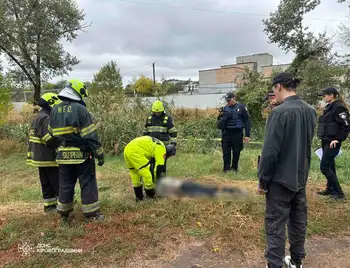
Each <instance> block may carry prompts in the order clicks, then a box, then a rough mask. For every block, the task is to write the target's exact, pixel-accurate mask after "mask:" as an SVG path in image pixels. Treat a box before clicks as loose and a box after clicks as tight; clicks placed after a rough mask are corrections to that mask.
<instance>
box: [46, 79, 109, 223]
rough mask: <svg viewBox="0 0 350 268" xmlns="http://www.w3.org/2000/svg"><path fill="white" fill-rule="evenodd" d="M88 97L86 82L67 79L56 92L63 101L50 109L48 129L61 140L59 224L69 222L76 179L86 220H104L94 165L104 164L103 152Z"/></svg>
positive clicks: (58, 155) (59, 153) (59, 155)
mask: <svg viewBox="0 0 350 268" xmlns="http://www.w3.org/2000/svg"><path fill="white" fill-rule="evenodd" d="M87 96H88V91H87V89H86V87H85V84H84V83H83V82H81V81H79V80H70V81H68V84H67V85H66V87H65V88H64V89H63V90H62V91H61V92H60V93H59V94H58V97H59V98H60V99H61V100H62V103H60V104H59V105H56V106H55V107H54V109H52V111H51V115H50V126H49V131H50V132H52V135H53V136H54V137H57V138H58V139H59V140H60V141H61V146H60V147H59V148H58V152H57V158H56V161H57V163H58V164H59V170H60V190H59V198H58V206H57V211H58V213H59V214H60V215H61V223H62V224H63V225H66V224H67V223H68V216H69V214H70V212H72V211H73V204H74V202H73V199H74V188H75V184H76V182H77V180H78V179H79V185H80V189H81V200H82V211H83V215H84V217H85V219H86V220H103V219H104V216H103V215H102V214H101V213H100V204H99V200H98V188H97V181H96V165H95V158H96V159H97V160H98V165H99V166H102V165H103V164H104V153H103V148H102V145H101V143H100V140H99V137H98V135H97V132H96V125H95V124H94V122H93V119H92V116H91V114H90V113H89V111H88V110H87V108H86V105H85V102H84V101H83V97H87Z"/></svg>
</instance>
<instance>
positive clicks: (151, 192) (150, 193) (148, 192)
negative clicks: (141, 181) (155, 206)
mask: <svg viewBox="0 0 350 268" xmlns="http://www.w3.org/2000/svg"><path fill="white" fill-rule="evenodd" d="M145 192H146V195H147V197H148V198H152V199H154V198H155V195H156V191H155V190H154V189H150V190H147V189H145Z"/></svg>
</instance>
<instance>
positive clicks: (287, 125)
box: [258, 96, 317, 191]
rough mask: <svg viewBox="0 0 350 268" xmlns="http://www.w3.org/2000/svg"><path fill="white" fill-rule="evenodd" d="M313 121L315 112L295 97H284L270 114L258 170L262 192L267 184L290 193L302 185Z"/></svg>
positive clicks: (307, 161)
mask: <svg viewBox="0 0 350 268" xmlns="http://www.w3.org/2000/svg"><path fill="white" fill-rule="evenodd" d="M316 120H317V114H316V110H315V109H314V108H313V107H312V106H310V105H309V104H307V103H306V102H304V101H302V100H301V99H300V98H299V97H298V96H291V97H288V98H286V99H285V100H284V102H283V103H282V104H281V105H279V106H277V107H276V108H274V109H273V110H272V111H271V114H270V116H269V118H268V120H267V125H266V130H265V138H264V145H263V148H262V153H261V157H260V163H259V171H258V177H259V180H260V182H261V185H262V187H263V188H264V189H266V185H267V183H269V182H276V183H279V184H281V185H283V186H285V187H287V188H288V189H290V190H292V191H298V190H299V189H301V188H303V187H305V186H306V182H307V178H308V174H309V169H310V161H311V143H312V139H313V136H314V131H315V127H316Z"/></svg>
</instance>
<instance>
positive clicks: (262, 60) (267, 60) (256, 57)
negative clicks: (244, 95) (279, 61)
mask: <svg viewBox="0 0 350 268" xmlns="http://www.w3.org/2000/svg"><path fill="white" fill-rule="evenodd" d="M248 62H256V63H257V66H256V68H257V69H256V71H257V72H259V73H260V72H261V66H266V65H272V64H273V56H272V55H271V54H269V53H259V54H253V55H246V56H239V57H237V58H236V63H237V64H239V63H248Z"/></svg>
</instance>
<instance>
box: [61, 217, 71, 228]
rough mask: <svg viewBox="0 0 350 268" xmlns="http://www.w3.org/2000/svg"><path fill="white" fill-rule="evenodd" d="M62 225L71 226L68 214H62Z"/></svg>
mask: <svg viewBox="0 0 350 268" xmlns="http://www.w3.org/2000/svg"><path fill="white" fill-rule="evenodd" d="M60 225H61V226H62V227H68V226H69V221H68V216H65V215H61V219H60Z"/></svg>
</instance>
